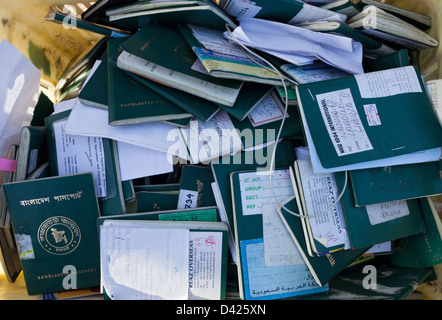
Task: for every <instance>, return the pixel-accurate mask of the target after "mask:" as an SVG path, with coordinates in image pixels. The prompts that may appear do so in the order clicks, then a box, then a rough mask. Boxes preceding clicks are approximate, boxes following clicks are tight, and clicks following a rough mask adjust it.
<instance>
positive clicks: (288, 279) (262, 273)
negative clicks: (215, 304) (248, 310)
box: [241, 239, 327, 300]
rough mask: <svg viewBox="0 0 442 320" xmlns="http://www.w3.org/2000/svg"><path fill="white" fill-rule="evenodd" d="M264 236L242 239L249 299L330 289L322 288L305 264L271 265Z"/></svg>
mask: <svg viewBox="0 0 442 320" xmlns="http://www.w3.org/2000/svg"><path fill="white" fill-rule="evenodd" d="M263 251H264V244H263V239H255V240H245V241H241V257H242V263H243V269H244V279H243V282H244V287H245V299H247V300H259V299H279V298H284V297H291V296H296V295H300V294H303V293H307V292H309V293H316V292H322V291H325V290H327V287H326V286H324V287H320V286H319V285H318V284H317V283H316V281H315V279H314V277H313V275H312V274H311V272H310V271H309V269H308V267H307V266H306V265H305V264H303V265H290V266H276V267H267V266H266V265H265V261H264V255H263Z"/></svg>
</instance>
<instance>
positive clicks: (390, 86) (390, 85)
mask: <svg viewBox="0 0 442 320" xmlns="http://www.w3.org/2000/svg"><path fill="white" fill-rule="evenodd" d="M355 79H356V82H357V84H358V87H359V91H360V93H361V97H362V98H382V97H389V96H394V95H397V94H402V93H411V92H422V88H421V85H420V83H419V79H418V77H417V74H416V71H415V70H414V68H413V66H408V67H402V68H394V69H388V70H383V71H376V72H369V73H364V74H358V75H355Z"/></svg>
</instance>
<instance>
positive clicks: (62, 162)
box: [53, 120, 107, 198]
mask: <svg viewBox="0 0 442 320" xmlns="http://www.w3.org/2000/svg"><path fill="white" fill-rule="evenodd" d="M66 122H67V120H61V121H56V122H54V124H53V130H54V136H55V146H56V149H57V166H58V174H59V175H60V176H64V175H69V174H76V173H82V172H89V171H90V172H92V174H93V176H94V181H95V188H96V190H97V196H98V197H99V198H101V197H105V196H106V195H107V188H106V163H105V162H106V161H105V152H104V149H103V139H102V138H100V137H86V136H77V135H70V134H66V132H65V130H64V127H65V125H66Z"/></svg>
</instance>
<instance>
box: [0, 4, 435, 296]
mask: <svg viewBox="0 0 442 320" xmlns="http://www.w3.org/2000/svg"><path fill="white" fill-rule="evenodd" d="M306 2H307V1H306ZM312 3H313V4H312ZM373 8H375V9H373ZM395 9H396V10H395ZM393 12H395V14H396V15H394V18H392V17H391V16H393V14H394V13H393ZM375 13H376V14H375ZM399 13H402V16H398V14H399ZM405 13H407V15H405ZM368 17H369V18H368ZM380 18H385V19H387V18H389V20H388V21H391V22H392V23H393V22H394V23H402V21H407V22H404V23H407V24H406V26H407V29H406V30H408V31H410V32H409V33H413V34H414V35H416V34H418V35H419V34H421V33H424V34H425V35H426V37H425V38H426V39H427V44H426V48H431V47H434V46H437V45H438V43H437V41H436V42H435V41H432V40H433V38H432V36H430V32H431V29H428V28H426V27H425V25H427V22H428V21H427V20H426V19H423V18H424V17H421V16H417V15H413V14H412V12H404V10H398V9H397V8H396V7H393V6H387V7H385V6H381V5H380V4H379V7H377V1H369V0H361V1H358V3H357V4H356V3H355V2H354V1H346V0H338V1H308V4H307V3H304V2H301V1H292V0H277V1H272V3H271V4H269V1H264V0H259V1H258V0H255V1H254V2H251V1H243V0H230V1H213V2H212V1H208V0H194V1H189V0H181V1H165V0H158V1H148V2H139V1H105V0H102V1H101V0H100V1H97V3H96V4H95V5H93V6H91V7H90V8H89V10H87V11H85V12H84V14H83V16H82V17H81V18H78V17H76V18H75V19H77V22H78V27H79V28H83V29H88V30H89V31H93V32H98V33H101V34H103V35H104V38H103V40H102V41H101V42H100V43H98V44H97V45H96V47H95V48H94V53H95V55H94V56H93V57H94V58H91V57H92V55H87V57H89V58H88V59H89V60H88V59H86V60H85V61H82V64H81V66H82V67H84V66H85V65H87V67H86V70H85V72H83V73H82V74H81V75H79V79H82V77H84V81H83V80H81V86H80V88H79V90H78V91H75V94H72V92H69V93H68V92H63V93H60V94H59V95H58V96H57V97H58V98H59V99H58V100H55V101H53V102H52V103H51V108H49V110H48V109H44V108H43V100H42V99H40V100H41V101H39V103H38V104H37V107H38V108H36V111H35V112H34V122H33V123H32V124H29V125H21V134H20V139H17V141H15V142H14V143H11V142H9V140H8V141H6V142H5V143H6V145H7V147H8V148H9V149H8V150H7V151H8V153H5V154H4V155H1V157H2V158H3V159H2V161H1V164H4V165H5V166H6V164H8V163H9V164H11V163H12V164H16V167H14V168H12V167H8V168H9V169H3V167H2V169H1V170H2V171H0V173H2V175H1V177H2V189H1V190H2V192H1V193H0V205H1V206H0V208H1V219H2V229H0V231H2V232H1V233H0V236H1V237H0V245H1V248H2V257H3V259H2V262H3V263H4V265H5V266H6V267H5V268H6V269H7V271H8V276H9V280H10V281H11V282H13V281H14V280H15V278H16V276H17V272H19V271H20V269H21V268H22V269H23V272H24V275H25V280H26V284H27V287H28V293H29V294H47V293H54V292H58V291H69V290H71V289H72V288H70V287H69V286H67V285H65V286H64V287H63V286H62V287H61V286H60V284H61V283H62V281H61V280H60V281H58V282H57V281H54V278H57V277H58V278H60V277H61V275H63V273H61V270H60V271H59V272H58V273H60V274H61V275H58V276H52V277H48V278H47V279H43V280H39V278H38V277H40V274H43V273H46V274H52V275H56V274H57V272H56V270H55V269H54V268H55V267H54V266H60V265H61V264H64V265H74V266H81V268H82V273H81V274H82V277H81V278H79V279H78V284H79V286H81V287H83V288H91V287H95V288H97V290H99V291H100V292H101V294H102V296H103V297H104V298H105V299H116V300H127V299H131V300H132V299H149V300H169V299H170V300H222V299H230V298H240V299H244V300H266V299H290V298H297V299H310V298H318V299H325V298H327V297H329V295H327V294H326V293H329V292H332V291H333V290H337V288H335V287H334V285H335V280H336V279H337V278H338V277H339V275H340V274H342V273H343V272H346V271H348V270H351V269H349V266H354V265H363V264H371V263H373V264H375V261H376V259H379V258H380V257H381V258H382V259H383V260H382V261H384V262H385V261H387V262H388V263H389V265H391V266H392V267H405V268H428V267H432V266H434V265H436V264H438V263H440V262H441V258H440V257H441V254H440V248H441V247H442V246H441V242H442V224H441V219H440V216H439V213H440V212H438V209H437V207H438V206H439V208H440V203H441V202H442V200H441V195H442V179H441V174H440V173H441V171H442V168H441V155H442V153H441V147H442V120H441V119H442V116H441V110H442V109H441V106H440V105H441V99H440V95H441V92H442V91H441V90H442V89H441V88H442V82H441V81H442V80H432V81H426V79H425V78H424V77H423V76H422V74H421V73H420V71H419V66H418V65H415V64H414V61H413V60H412V59H411V57H412V56H413V54H414V50H416V49H418V48H419V49H420V48H421V47H418V46H413V45H412V44H413V43H412V39H414V40H413V41H414V42H416V41H415V40H416V37H414V38H412V36H410V34H407V35H405V34H404V35H403V36H402V37H401V36H400V35H398V34H397V33H396V34H393V32H391V34H390V36H389V37H387V36H381V34H380V33H381V32H382V34H383V35H385V33H386V32H387V31H386V30H380V29H379V28H380V25H382V24H379V25H377V27H378V28H375V27H374V26H373V23H371V24H369V23H368V22H367V19H380ZM47 19H48V20H51V21H55V22H57V23H60V22H61V23H62V21H63V15H61V14H60V12H58V11H56V9H55V8H54V9H53V10H52V11H51V14H50V15H48V17H47ZM402 19H403V20H402ZM410 19H411V20H410ZM418 20H419V21H418ZM413 21H415V22H416V23H415V24H413ZM404 25H405V24H404ZM393 29H394V28H393ZM417 30H419V31H417ZM390 31H391V30H390ZM395 31H397V30H396V29H395ZM393 35H394V37H393ZM399 37H400V38H401V39H402V41H396V40H397V39H398V38H399ZM421 38H422V40H424V37H421ZM393 40H395V41H393ZM414 44H415V43H414ZM422 48H423V47H422ZM97 53H99V54H98V56H97V55H96V54H97ZM0 54H1V52H0ZM78 68H79V67H78ZM79 69H80V68H79ZM63 97H66V98H63ZM67 97H68V98H67ZM37 118H38V119H41V120H39V121H37ZM2 137H3V136H2ZM0 142H2V143H0V145H3V138H2V141H0ZM14 161H16V162H14ZM5 168H6V167H5ZM6 172H7V173H6ZM60 185H64V186H63V188H62V187H60ZM43 186H45V187H46V188H43ZM3 189H4V192H3ZM18 190H20V192H18ZM75 204H77V205H75ZM30 211H32V212H33V219H32V221H29V223H26V222H25V221H26V216H25V215H26V214H28V212H30ZM80 211H81V212H80ZM439 211H440V209H439ZM34 213H35V214H34ZM3 226H6V227H8V226H9V229H7V228H3ZM12 228H13V229H12ZM12 231H14V232H12ZM80 238H81V244H79V239H80ZM14 239H15V242H14ZM14 243H17V246H14ZM11 252H12V254H15V253H16V256H15V257H16V259H15V260H14V259H12V258H11V257H12V254H11ZM82 254H83V255H84V257H85V258H82V257H83V256H82ZM17 257H19V259H17ZM49 262H51V263H49ZM52 262H53V263H52ZM46 264H47V266H46ZM49 265H51V267H49ZM17 269H18V270H17ZM83 269H84V270H89V271H88V272H86V271H84V270H83ZM403 281H405V280H403ZM402 285H404V286H406V285H409V283H405V282H404V283H402ZM398 297H399V296H397V297H396V298H398Z"/></svg>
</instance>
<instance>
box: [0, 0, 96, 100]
mask: <svg viewBox="0 0 442 320" xmlns="http://www.w3.org/2000/svg"><path fill="white" fill-rule="evenodd" d="M77 3H80V6H77ZM62 4H71V5H73V7H72V9H74V8H75V9H76V10H77V12H78V13H81V7H83V8H86V7H88V6H90V2H84V5H82V2H81V1H74V0H61V1H60V2H57V1H56V0H14V1H2V2H1V4H0V19H1V23H0V39H6V40H8V41H9V42H10V43H11V44H13V45H14V46H15V47H16V48H17V49H18V50H20V51H21V52H22V53H23V54H24V55H25V56H26V57H28V58H29V59H30V60H31V61H32V62H33V63H34V65H36V66H37V67H38V68H40V70H41V71H42V83H41V84H42V88H44V89H45V93H47V94H48V96H49V97H51V96H52V94H53V92H54V88H55V86H56V84H57V82H58V80H59V79H60V77H61V75H62V74H63V72H64V71H65V70H66V67H67V66H68V64H69V63H70V62H71V61H72V60H73V59H75V58H76V57H78V56H79V55H80V54H81V53H82V52H83V51H85V50H87V49H88V48H89V47H90V46H91V44H93V43H95V42H97V41H98V40H99V39H101V38H102V37H103V36H101V35H98V34H95V33H92V32H88V31H84V30H80V29H65V28H64V26H63V25H61V24H56V23H53V22H50V21H46V20H45V16H46V15H47V14H48V13H49V11H50V7H51V6H52V5H62ZM72 12H73V11H72ZM69 13H70V12H69Z"/></svg>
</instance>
